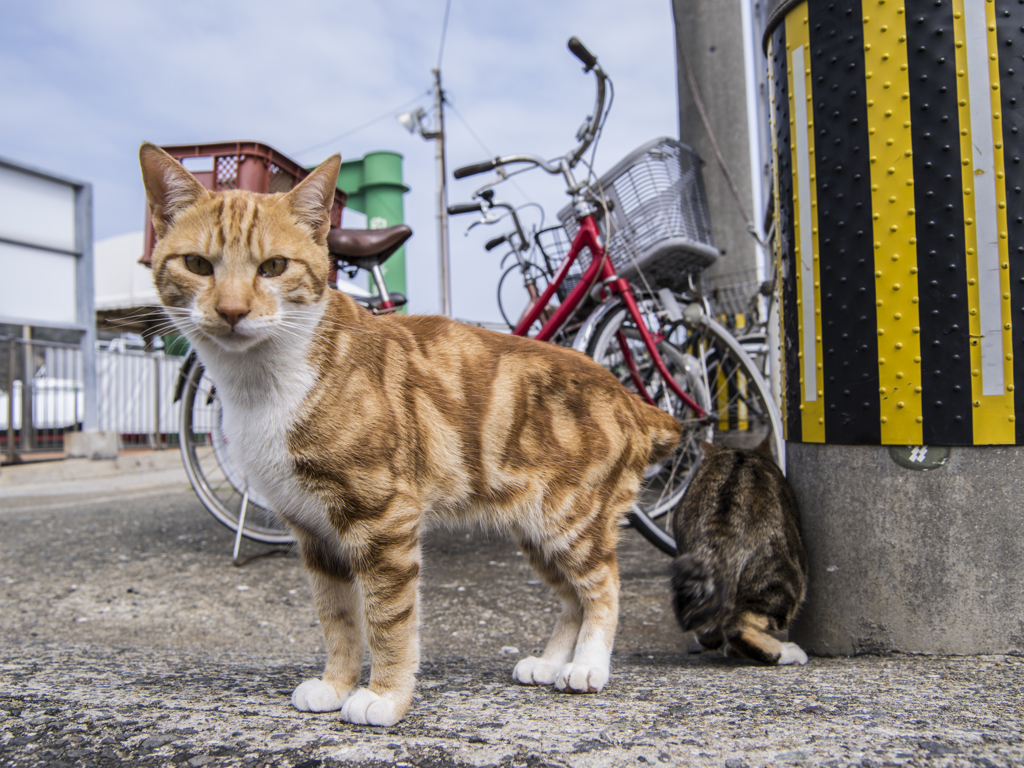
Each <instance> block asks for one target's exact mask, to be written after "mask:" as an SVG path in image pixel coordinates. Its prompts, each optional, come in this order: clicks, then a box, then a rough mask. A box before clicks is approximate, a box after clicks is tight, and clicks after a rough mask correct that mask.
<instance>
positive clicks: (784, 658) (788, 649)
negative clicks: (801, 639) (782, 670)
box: [779, 643, 807, 667]
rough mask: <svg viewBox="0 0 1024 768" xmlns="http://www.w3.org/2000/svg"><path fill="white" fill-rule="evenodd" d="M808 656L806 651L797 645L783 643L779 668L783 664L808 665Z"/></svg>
mask: <svg viewBox="0 0 1024 768" xmlns="http://www.w3.org/2000/svg"><path fill="white" fill-rule="evenodd" d="M806 663H807V654H806V653H804V649H803V648H801V647H800V646H799V645H797V644H796V643H783V644H782V655H781V656H779V666H780V667H781V666H782V665H783V664H806Z"/></svg>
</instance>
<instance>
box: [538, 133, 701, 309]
mask: <svg viewBox="0 0 1024 768" xmlns="http://www.w3.org/2000/svg"><path fill="white" fill-rule="evenodd" d="M591 191H592V193H593V196H594V198H595V199H597V200H600V199H601V192H602V191H603V192H604V196H605V198H607V200H608V203H609V206H608V207H609V208H610V213H609V215H608V216H606V217H604V218H603V219H602V220H601V221H600V223H599V224H600V228H601V235H602V237H603V239H604V242H605V245H606V247H607V248H608V253H609V255H610V257H611V260H612V265H613V266H614V267H615V271H616V272H617V273H618V274H619V276H620V277H624V278H626V279H627V280H630V281H633V280H637V281H639V280H640V274H641V273H642V274H643V277H644V278H645V279H646V282H647V283H648V284H649V285H650V286H651V287H652V288H671V289H672V290H675V291H681V290H683V289H684V288H685V287H686V285H687V282H688V280H687V278H688V276H689V275H691V274H693V273H695V272H700V271H701V270H702V269H705V268H706V267H708V266H710V265H711V264H713V263H715V262H716V261H717V260H718V258H719V257H720V256H721V253H720V252H719V250H718V248H717V247H716V246H715V237H714V233H713V231H712V229H711V214H710V210H709V209H708V202H707V195H706V194H705V192H704V177H703V176H702V175H701V159H700V157H699V156H698V155H697V153H696V152H695V151H694V150H693V149H691V148H690V147H688V146H686V145H685V144H683V143H681V142H679V141H676V140H675V139H669V138H660V139H654V140H653V141H649V142H647V143H646V144H644V145H643V146H642V147H640V148H639V149H637V150H635V151H634V152H632V153H631V154H630V155H628V156H627V157H626V158H625V159H624V160H622V162H620V163H619V164H618V165H616V166H615V167H614V168H612V170H610V171H609V172H608V173H606V174H605V175H604V176H602V177H601V179H600V182H599V184H598V185H595V186H592V187H591ZM558 218H559V220H560V221H561V222H562V226H563V227H565V231H566V233H567V235H568V236H569V239H570V240H571V239H572V238H573V237H575V236H576V232H577V230H578V229H579V223H578V222H577V221H576V216H575V211H574V210H573V207H572V206H571V205H569V206H567V207H565V208H563V209H562V210H561V211H559V212H558ZM609 222H610V230H611V232H610V233H609V232H608V231H606V230H608V229H609ZM589 264H590V254H589V253H587V252H584V253H581V254H580V256H579V259H578V260H577V262H576V264H574V265H573V268H572V269H571V270H570V272H569V274H568V275H567V277H566V279H565V281H564V282H563V283H562V285H561V286H560V287H559V290H558V293H559V296H561V298H563V299H564V298H565V297H566V296H567V295H568V294H569V291H571V290H572V289H573V287H575V285H576V283H578V282H579V279H580V277H581V276H582V275H583V272H584V271H585V270H586V268H587V267H588V266H589Z"/></svg>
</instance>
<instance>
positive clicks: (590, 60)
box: [569, 37, 597, 72]
mask: <svg viewBox="0 0 1024 768" xmlns="http://www.w3.org/2000/svg"><path fill="white" fill-rule="evenodd" d="M569 50H570V51H572V53H573V55H574V56H575V57H576V58H577V59H579V60H580V61H582V62H583V63H584V65H586V69H585V70H584V72H589V71H590V70H592V69H593V68H594V66H595V65H596V64H597V56H595V55H594V54H592V53H591V52H590V51H588V50H587V46H585V45H584V44H583V43H581V42H580V39H579V38H578V37H570V38H569Z"/></svg>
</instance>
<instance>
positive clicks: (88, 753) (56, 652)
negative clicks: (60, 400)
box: [0, 451, 1024, 768]
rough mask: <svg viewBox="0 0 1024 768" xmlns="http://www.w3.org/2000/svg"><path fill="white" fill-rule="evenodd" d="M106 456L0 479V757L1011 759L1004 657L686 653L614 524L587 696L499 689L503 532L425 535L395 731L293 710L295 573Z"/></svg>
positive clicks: (506, 559)
mask: <svg viewBox="0 0 1024 768" xmlns="http://www.w3.org/2000/svg"><path fill="white" fill-rule="evenodd" d="M118 461H119V462H120V463H121V464H120V466H118V465H117V464H114V463H108V462H88V461H83V460H77V463H73V462H58V463H54V464H53V465H50V466H49V467H43V466H41V465H40V466H21V467H4V468H3V470H2V471H0V766H19V767H20V766H36V765H68V766H72V765H82V766H92V765H96V766H108V765H110V766H113V765H144V766H158V765H160V766H163V765H167V766H170V765H174V766H191V767H193V768H198V767H199V766H203V765H217V766H219V765H225V766H287V767H288V768H292V767H294V766H302V767H303V768H315V767H316V766H335V765H369V766H377V765H400V766H411V765H416V766H486V765H492V766H507V767H509V768H511V767H512V766H516V767H518V766H546V765H551V766H573V767H576V766H618V765H636V764H648V765H650V764H666V765H696V766H704V765H707V766H725V767H726V768H740V766H751V767H752V766H759V765H828V766H849V765H857V766H882V765H928V766H947V765H948V766H954V765H956V766H960V765H963V766H975V765H977V766H988V765H1020V764H1024V709H1022V704H1021V701H1022V699H1024V696H1022V689H1024V658H1022V657H1019V656H987V657H930V656H903V655H889V656H857V657H853V658H838V659H823V658H812V659H811V661H810V663H809V664H808V665H807V666H806V667H800V668H795V669H794V668H781V669H766V668H762V667H756V666H751V665H746V664H742V663H739V662H735V661H732V660H727V659H724V658H721V657H719V656H716V655H712V654H689V653H687V649H688V641H687V638H685V637H684V636H683V635H682V634H681V633H680V632H679V631H678V628H677V627H675V625H674V621H673V619H672V617H671V613H670V609H669V606H668V599H667V589H666V566H667V563H668V560H667V558H665V557H664V556H663V555H661V554H659V553H658V552H656V551H655V550H654V549H653V548H652V547H650V546H649V545H648V544H647V543H646V542H644V541H643V540H642V539H640V538H639V537H638V536H636V535H635V534H633V533H632V532H631V531H627V532H626V533H625V535H624V537H623V541H622V544H621V546H620V563H621V572H622V613H621V618H620V629H619V636H618V641H617V646H616V653H615V657H614V659H613V667H612V681H611V683H610V684H609V686H608V688H607V689H606V690H605V692H604V693H602V694H601V695H599V696H567V695H563V694H558V693H557V692H553V691H551V690H549V689H537V688H526V687H522V686H516V685H514V684H513V683H512V682H511V680H510V673H511V669H512V667H513V665H514V663H515V661H516V659H517V658H518V657H519V655H521V654H525V653H528V652H530V651H532V650H533V649H535V648H538V647H539V646H540V645H542V644H543V642H544V639H545V638H546V635H547V633H548V631H549V630H550V627H551V625H552V622H553V618H554V617H553V615H552V613H553V612H554V611H556V610H557V603H556V601H555V600H554V599H553V598H552V596H551V595H550V593H549V592H548V591H547V590H546V588H544V587H543V586H541V585H539V584H538V583H537V579H536V577H535V576H534V574H533V573H532V571H531V570H530V569H529V567H528V566H526V564H525V563H524V562H523V558H522V557H520V556H518V554H517V552H516V551H515V548H514V546H512V545H511V544H510V543H509V542H508V541H507V540H505V539H504V538H503V537H501V536H498V535H495V534H493V533H492V534H487V533H485V532H482V531H479V530H473V531H458V532H446V531H439V532H435V533H433V534H431V535H430V537H429V539H428V542H427V551H426V554H425V561H426V566H425V569H424V576H423V582H424V583H423V590H422V594H423V603H422V606H423V607H422V617H423V630H422V658H423V664H422V671H421V674H420V678H419V680H420V684H419V691H418V694H417V698H416V701H415V702H414V705H413V709H412V711H411V712H410V715H409V716H408V717H407V719H406V720H404V721H403V722H402V723H400V724H399V725H398V726H396V727H394V728H389V729H373V728H359V727H354V726H350V725H347V724H344V723H341V722H338V721H337V720H336V719H334V718H333V717H332V716H330V715H310V714H302V713H299V712H296V711H294V710H293V709H292V708H291V706H290V704H289V697H290V695H291V691H292V689H293V688H294V686H295V685H296V684H297V683H298V682H300V681H301V680H302V679H304V678H306V677H309V676H311V675H314V674H316V673H317V672H318V671H319V668H320V665H321V664H322V663H323V650H322V639H321V637H320V632H319V627H318V626H317V625H316V619H315V615H314V611H313V607H312V605H311V600H310V597H309V594H308V592H307V590H306V588H305V581H304V577H303V574H302V572H301V568H300V565H299V561H298V558H297V557H296V556H295V555H294V553H283V554H282V553H279V554H275V555H272V556H268V557H263V558H258V559H255V560H252V561H250V562H249V563H248V564H247V565H246V566H244V567H243V568H235V567H233V566H232V565H231V558H230V554H231V544H232V537H231V535H230V533H229V532H228V531H227V530H226V529H225V528H223V527H221V526H220V525H219V524H218V523H217V522H216V521H214V520H213V518H212V517H210V516H209V515H208V514H207V513H206V512H205V511H204V510H203V509H202V507H201V506H200V505H199V504H198V502H197V501H196V499H195V496H194V495H193V494H192V493H191V492H190V490H189V489H188V485H187V481H185V477H184V473H183V471H182V470H181V467H180V464H176V463H175V462H176V461H177V454H176V453H175V452H173V451H167V452H160V453H158V454H142V453H140V454H135V455H133V454H123V455H122V457H120V458H119V460H118ZM245 547H246V549H245V550H244V551H243V554H255V553H258V552H260V551H262V550H263V549H264V548H262V547H260V546H256V545H252V544H249V543H247V544H246V545H245Z"/></svg>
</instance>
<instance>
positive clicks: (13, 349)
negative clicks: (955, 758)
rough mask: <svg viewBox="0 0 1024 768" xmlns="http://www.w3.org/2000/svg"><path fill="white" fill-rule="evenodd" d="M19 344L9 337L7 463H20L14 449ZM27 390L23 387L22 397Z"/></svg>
mask: <svg viewBox="0 0 1024 768" xmlns="http://www.w3.org/2000/svg"><path fill="white" fill-rule="evenodd" d="M17 349H18V344H17V342H16V341H15V340H14V337H13V336H8V337H7V463H8V464H17V463H18V452H17V451H16V450H15V448H14V380H15V370H14V369H15V367H16V366H17V364H18V352H17ZM24 392H25V388H24V387H22V397H24V396H25V395H24Z"/></svg>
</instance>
